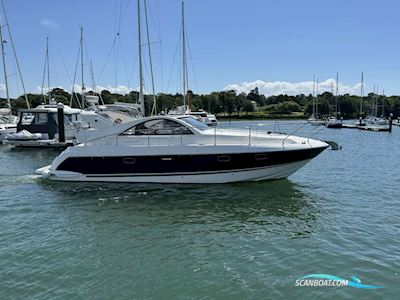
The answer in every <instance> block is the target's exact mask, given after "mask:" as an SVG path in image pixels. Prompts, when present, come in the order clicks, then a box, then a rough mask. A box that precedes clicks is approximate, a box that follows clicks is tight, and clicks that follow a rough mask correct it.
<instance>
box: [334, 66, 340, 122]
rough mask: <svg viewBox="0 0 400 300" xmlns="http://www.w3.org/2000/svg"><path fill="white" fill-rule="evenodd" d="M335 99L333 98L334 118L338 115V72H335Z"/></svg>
mask: <svg viewBox="0 0 400 300" xmlns="http://www.w3.org/2000/svg"><path fill="white" fill-rule="evenodd" d="M335 95H336V97H335V110H336V117H338V114H339V106H338V96H339V72H336V94H335Z"/></svg>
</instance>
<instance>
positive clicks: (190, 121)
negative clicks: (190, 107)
mask: <svg viewBox="0 0 400 300" xmlns="http://www.w3.org/2000/svg"><path fill="white" fill-rule="evenodd" d="M180 120H182V121H184V122H186V123H188V124H190V125H192V126H193V127H195V128H197V129H199V130H207V129H210V127H208V126H207V125H206V124H204V123H203V122H200V121H198V120H196V119H195V118H193V117H183V118H180Z"/></svg>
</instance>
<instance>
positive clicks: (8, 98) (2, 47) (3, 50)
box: [0, 24, 11, 109]
mask: <svg viewBox="0 0 400 300" xmlns="http://www.w3.org/2000/svg"><path fill="white" fill-rule="evenodd" d="M0 41H1V56H2V59H3V71H4V84H5V86H6V96H7V105H8V108H10V109H11V100H10V93H9V91H8V77H7V67H6V52H5V49H4V43H6V41H5V40H3V32H2V25H1V24H0Z"/></svg>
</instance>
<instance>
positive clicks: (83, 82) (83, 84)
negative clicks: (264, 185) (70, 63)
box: [81, 27, 85, 102]
mask: <svg viewBox="0 0 400 300" xmlns="http://www.w3.org/2000/svg"><path fill="white" fill-rule="evenodd" d="M81 79H82V82H81V83H82V86H81V88H82V102H83V97H84V94H85V80H84V77H83V27H81Z"/></svg>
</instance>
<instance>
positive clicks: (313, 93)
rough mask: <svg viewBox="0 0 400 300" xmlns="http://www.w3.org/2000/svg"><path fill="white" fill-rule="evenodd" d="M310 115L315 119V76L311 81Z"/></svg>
mask: <svg viewBox="0 0 400 300" xmlns="http://www.w3.org/2000/svg"><path fill="white" fill-rule="evenodd" d="M312 102H313V103H312V115H313V116H314V117H315V75H313V80H312Z"/></svg>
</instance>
